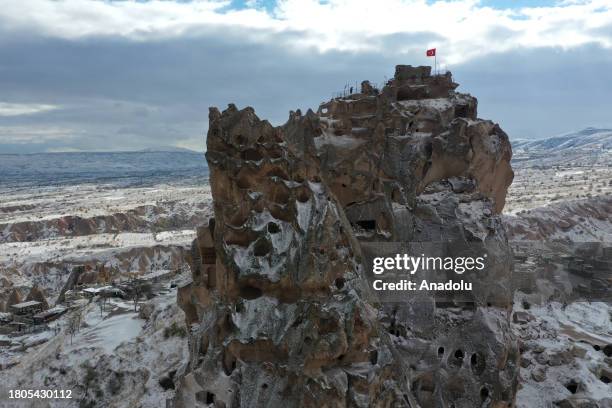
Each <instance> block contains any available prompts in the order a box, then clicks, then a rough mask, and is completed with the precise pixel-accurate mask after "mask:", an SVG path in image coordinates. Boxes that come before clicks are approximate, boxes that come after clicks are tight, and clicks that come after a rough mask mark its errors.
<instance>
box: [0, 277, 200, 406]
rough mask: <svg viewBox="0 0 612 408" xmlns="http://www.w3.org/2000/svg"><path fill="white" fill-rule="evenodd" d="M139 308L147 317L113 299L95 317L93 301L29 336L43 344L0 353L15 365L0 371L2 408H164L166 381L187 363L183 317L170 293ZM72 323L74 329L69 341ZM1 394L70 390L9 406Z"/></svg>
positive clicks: (169, 390) (0, 357) (168, 385)
mask: <svg viewBox="0 0 612 408" xmlns="http://www.w3.org/2000/svg"><path fill="white" fill-rule="evenodd" d="M139 308H142V309H143V310H147V312H146V313H142V312H135V311H134V304H133V303H132V302H125V301H122V300H120V299H113V300H111V301H108V302H107V303H106V304H105V305H104V308H103V309H102V308H101V306H100V303H99V302H98V301H96V299H94V300H93V301H92V302H91V303H87V302H85V303H84V304H83V305H81V307H79V308H77V309H76V310H73V311H72V312H70V313H68V314H66V315H64V316H63V317H62V318H60V319H59V320H58V321H56V322H55V323H54V326H56V327H57V329H56V330H53V328H52V329H51V330H48V331H45V332H42V333H40V334H38V335H37V336H36V337H45V340H47V341H46V342H44V343H42V344H39V345H33V346H31V347H30V348H28V349H27V350H26V351H25V352H24V351H21V350H19V349H17V348H11V349H7V348H2V349H0V350H1V351H0V362H2V363H3V365H5V366H6V365H7V364H9V365H10V364H14V363H15V362H19V364H17V365H14V366H12V367H11V368H8V369H6V370H2V371H0V383H1V384H2V385H3V387H2V391H1V393H0V401H2V404H4V405H2V406H3V407H13V406H14V407H24V406H40V407H62V408H63V407H82V406H96V407H97V406H100V407H102V406H105V407H106V406H108V407H111V406H116V407H131V406H134V407H135V406H138V407H143V408H148V407H150V408H157V407H160V406H164V405H165V400H166V399H167V398H171V397H172V395H173V392H174V390H173V382H172V378H173V377H174V375H175V373H176V370H178V369H179V368H180V367H181V365H182V364H184V363H185V361H186V358H187V357H188V349H187V337H186V332H185V331H182V330H181V329H180V328H181V327H183V326H184V314H183V312H182V311H181V310H180V309H179V308H178V306H177V305H176V289H175V288H170V287H169V286H167V287H166V289H165V290H164V291H163V293H161V294H160V295H159V296H157V297H154V298H153V299H152V300H149V301H147V302H146V304H144V305H139ZM76 315H79V316H80V318H79V319H78V320H77V321H79V322H80V324H79V328H78V331H76V332H75V333H71V330H70V328H71V327H74V326H73V325H71V322H74V321H75V316H76ZM169 328H176V329H175V330H169ZM57 330H59V331H58V332H57ZM34 338H35V337H34V336H32V337H29V340H30V341H32V339H34ZM19 340H20V339H14V341H15V342H17V341H19ZM8 389H57V390H60V389H63V390H72V395H73V398H72V399H70V400H59V399H56V400H38V401H35V402H32V400H29V401H27V402H25V403H24V402H21V403H20V402H11V401H10V400H9V399H8V398H7V396H6V395H5V394H6V392H7V390H8ZM28 404H33V405H28Z"/></svg>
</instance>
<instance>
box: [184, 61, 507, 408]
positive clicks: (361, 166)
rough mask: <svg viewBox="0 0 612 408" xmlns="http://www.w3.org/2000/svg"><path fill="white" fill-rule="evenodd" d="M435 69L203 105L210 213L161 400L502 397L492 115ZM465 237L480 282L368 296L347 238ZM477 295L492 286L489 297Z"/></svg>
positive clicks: (501, 176)
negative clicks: (175, 372)
mask: <svg viewBox="0 0 612 408" xmlns="http://www.w3.org/2000/svg"><path fill="white" fill-rule="evenodd" d="M456 87H457V84H455V83H454V82H453V81H452V77H451V75H450V74H447V75H442V76H432V75H431V69H430V68H429V67H417V68H413V67H410V66H397V67H396V73H395V77H394V78H393V79H392V80H391V81H389V82H388V83H387V85H386V86H385V87H384V88H383V89H382V90H380V91H379V90H377V89H375V88H374V87H372V85H371V84H370V83H369V82H367V81H364V82H363V83H362V89H361V92H360V93H357V94H353V95H349V96H347V97H343V98H335V99H333V100H332V101H329V102H327V103H324V104H322V105H321V106H320V107H319V109H318V112H317V113H314V112H313V111H310V110H309V111H308V112H307V113H306V114H302V113H301V112H300V111H297V112H292V113H291V114H290V118H289V121H288V122H287V123H286V124H285V125H283V126H280V127H276V128H275V127H273V126H271V125H270V124H269V123H268V122H267V121H262V120H260V119H259V118H258V117H257V116H256V115H255V113H254V111H253V110H252V109H251V108H245V109H243V110H238V109H237V108H236V107H235V106H234V105H230V106H229V107H228V109H227V110H225V111H223V112H222V113H221V112H219V111H218V110H217V109H215V108H212V109H211V111H210V115H209V118H210V126H209V132H208V137H207V154H206V156H207V160H208V163H209V167H210V175H211V190H212V195H213V200H214V214H215V217H214V220H211V221H210V223H209V225H208V226H205V227H201V228H200V229H199V231H198V238H197V240H196V241H195V242H194V245H193V248H192V253H193V256H192V258H193V260H194V261H193V265H192V272H193V282H192V283H191V284H189V285H187V286H185V287H183V288H181V289H180V291H179V304H180V305H181V307H182V309H183V310H184V311H185V313H186V317H187V323H188V325H189V326H190V328H191V335H190V343H191V359H190V362H189V365H188V367H185V369H184V370H183V372H182V373H180V376H181V380H180V384H179V386H178V391H177V398H176V401H175V405H176V406H177V407H186V406H206V405H207V404H215V405H216V406H226V407H237V406H281V405H286V406H319V405H321V404H324V405H325V406H364V407H365V406H384V407H391V406H393V407H395V406H411V407H417V406H421V407H455V408H460V407H466V408H467V407H475V406H479V407H480V406H490V407H502V406H503V407H506V406H513V404H514V399H515V394H516V388H517V377H518V359H519V354H518V348H517V345H516V339H515V337H514V335H513V333H512V331H511V330H510V322H509V316H510V309H511V302H512V290H511V285H510V274H511V261H510V259H511V257H510V250H509V248H508V244H507V239H506V236H505V232H504V230H503V226H502V224H501V222H500V219H499V213H500V211H501V210H502V208H503V206H504V201H505V195H506V191H507V188H508V186H509V185H510V183H511V182H512V177H513V173H512V169H511V167H510V164H509V163H510V159H511V155H512V153H511V148H510V144H509V142H508V137H507V136H506V134H505V133H504V132H503V131H502V130H501V128H500V127H499V126H498V125H496V124H494V123H492V122H490V121H484V120H480V119H477V102H476V99H475V98H473V97H472V96H470V95H466V94H460V93H457V92H455V88H456ZM433 241H444V242H446V241H458V242H469V243H477V244H478V245H481V246H482V248H484V250H485V251H486V253H487V254H489V256H490V257H491V258H492V259H493V260H494V262H493V266H492V267H491V268H489V269H488V270H487V271H488V275H487V276H485V277H483V279H484V281H485V285H484V286H485V287H486V288H488V292H487V293H489V294H487V293H485V295H483V296H475V297H473V298H470V299H469V300H468V301H467V302H462V303H453V302H440V301H439V300H437V299H436V298H435V296H433V295H431V296H426V297H425V298H420V299H418V301H417V300H411V299H409V298H408V299H407V300H406V302H403V303H397V302H396V303H386V302H378V301H377V300H376V299H374V298H373V297H372V296H371V294H370V289H369V286H368V283H367V281H366V279H365V277H364V258H363V256H362V245H364V244H365V243H372V242H433ZM489 295H490V296H489Z"/></svg>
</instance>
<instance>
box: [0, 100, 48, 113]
mask: <svg viewBox="0 0 612 408" xmlns="http://www.w3.org/2000/svg"><path fill="white" fill-rule="evenodd" d="M58 108H59V106H57V105H43V104H34V103H8V102H0V116H21V115H33V114H35V113H42V112H49V111H52V110H55V109H58Z"/></svg>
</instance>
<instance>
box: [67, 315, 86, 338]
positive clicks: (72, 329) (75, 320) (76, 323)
mask: <svg viewBox="0 0 612 408" xmlns="http://www.w3.org/2000/svg"><path fill="white" fill-rule="evenodd" d="M82 313H83V311H82V310H81V308H78V309H76V310H75V311H74V312H72V314H71V315H70V317H69V318H68V328H67V330H68V333H69V334H70V344H71V345H72V339H73V337H74V335H75V334H76V333H77V332H78V331H79V329H80V327H81V318H82Z"/></svg>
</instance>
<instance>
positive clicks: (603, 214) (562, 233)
mask: <svg viewBox="0 0 612 408" xmlns="http://www.w3.org/2000/svg"><path fill="white" fill-rule="evenodd" d="M610 214H612V197H610V196H597V197H592V198H587V199H581V200H572V201H564V202H561V203H552V204H550V205H547V206H543V207H538V208H533V209H529V210H524V211H521V212H519V213H518V214H516V215H504V224H505V226H506V230H507V231H508V237H509V239H510V240H513V241H562V242H600V241H601V242H611V241H612V233H611V231H612V217H610Z"/></svg>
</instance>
